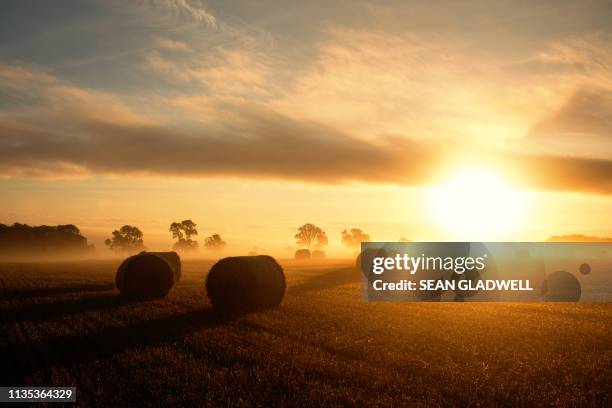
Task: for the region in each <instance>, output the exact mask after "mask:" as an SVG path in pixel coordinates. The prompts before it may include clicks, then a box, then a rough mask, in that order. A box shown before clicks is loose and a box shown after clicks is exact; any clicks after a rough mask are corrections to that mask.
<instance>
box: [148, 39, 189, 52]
mask: <svg viewBox="0 0 612 408" xmlns="http://www.w3.org/2000/svg"><path fill="white" fill-rule="evenodd" d="M152 39H153V43H154V44H155V45H156V46H157V47H159V48H163V49H166V50H171V51H182V52H193V50H192V49H191V47H189V46H188V45H187V44H185V43H184V42H182V41H177V40H172V39H170V38H166V37H160V36H158V35H154V36H153V38H152Z"/></svg>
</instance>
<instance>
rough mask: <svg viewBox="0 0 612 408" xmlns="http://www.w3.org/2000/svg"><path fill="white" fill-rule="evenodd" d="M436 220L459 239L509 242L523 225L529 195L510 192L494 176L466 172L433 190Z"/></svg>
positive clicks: (485, 172) (484, 173)
mask: <svg viewBox="0 0 612 408" xmlns="http://www.w3.org/2000/svg"><path fill="white" fill-rule="evenodd" d="M429 198H430V208H431V210H432V213H433V216H434V218H435V219H436V220H437V221H438V222H439V223H440V224H441V225H442V226H443V227H444V228H445V229H446V230H447V231H448V232H449V233H451V234H452V235H453V237H454V238H456V239H462V240H470V241H487V240H488V241H494V240H503V239H507V238H509V237H510V236H511V235H512V234H513V233H514V232H516V231H517V230H519V229H520V227H521V225H522V224H523V222H524V219H525V214H526V211H527V206H528V202H529V195H528V193H527V192H524V191H519V190H515V189H513V188H511V187H510V186H509V185H508V184H507V183H505V182H504V180H503V179H502V178H501V177H500V176H499V175H498V174H496V173H495V172H493V171H491V170H487V169H465V170H461V171H459V172H457V173H455V175H453V176H452V177H451V178H450V179H449V180H448V181H446V182H445V183H444V184H442V185H439V186H436V187H433V188H431V190H430V194H429Z"/></svg>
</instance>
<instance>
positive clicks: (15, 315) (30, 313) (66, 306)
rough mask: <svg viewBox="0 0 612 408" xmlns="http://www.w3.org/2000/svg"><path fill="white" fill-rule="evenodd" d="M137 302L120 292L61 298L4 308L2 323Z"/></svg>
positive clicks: (46, 318)
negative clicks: (48, 301) (50, 301)
mask: <svg viewBox="0 0 612 408" xmlns="http://www.w3.org/2000/svg"><path fill="white" fill-rule="evenodd" d="M135 302H136V301H135V300H130V299H126V298H125V297H123V296H120V295H119V294H112V295H108V296H98V297H90V298H84V299H76V300H59V301H56V302H52V303H38V304H35V305H28V306H20V307H13V308H10V309H3V310H2V311H1V312H2V314H1V315H0V321H1V322H2V323H15V322H20V321H40V320H48V319H53V318H56V317H61V316H65V315H70V314H77V313H83V312H87V311H93V310H105V309H112V308H116V307H119V306H122V305H126V304H130V303H135Z"/></svg>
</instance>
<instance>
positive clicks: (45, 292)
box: [0, 283, 115, 300]
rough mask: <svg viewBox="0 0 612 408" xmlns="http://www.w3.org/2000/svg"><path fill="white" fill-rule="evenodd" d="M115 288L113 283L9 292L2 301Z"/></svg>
mask: <svg viewBox="0 0 612 408" xmlns="http://www.w3.org/2000/svg"><path fill="white" fill-rule="evenodd" d="M114 287H115V285H114V284H113V283H96V284H82V285H71V286H60V287H56V288H39V289H29V290H7V291H5V292H1V293H0V300H14V299H24V298H29V297H45V296H55V295H63V294H65V293H74V292H96V291H104V290H112V289H113V288H114Z"/></svg>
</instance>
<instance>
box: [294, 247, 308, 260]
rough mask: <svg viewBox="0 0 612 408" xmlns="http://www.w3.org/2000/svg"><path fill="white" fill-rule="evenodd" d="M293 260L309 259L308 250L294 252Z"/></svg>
mask: <svg viewBox="0 0 612 408" xmlns="http://www.w3.org/2000/svg"><path fill="white" fill-rule="evenodd" d="M295 259H310V250H309V249H298V250H297V251H295Z"/></svg>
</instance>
